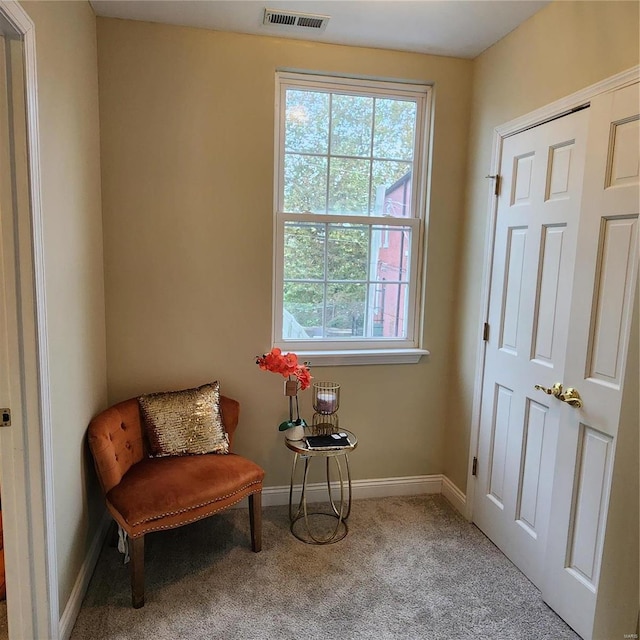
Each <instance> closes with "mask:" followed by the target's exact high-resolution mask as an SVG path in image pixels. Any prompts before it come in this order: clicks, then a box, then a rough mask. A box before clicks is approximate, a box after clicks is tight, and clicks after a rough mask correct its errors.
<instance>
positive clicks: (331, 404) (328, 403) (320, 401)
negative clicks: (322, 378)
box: [313, 382, 340, 416]
mask: <svg viewBox="0 0 640 640" xmlns="http://www.w3.org/2000/svg"><path fill="white" fill-rule="evenodd" d="M339 406H340V385H339V384H337V383H335V382H314V383H313V409H314V410H315V412H316V413H319V414H321V415H325V416H328V415H331V414H333V413H335V412H336V411H337V410H338V407H339Z"/></svg>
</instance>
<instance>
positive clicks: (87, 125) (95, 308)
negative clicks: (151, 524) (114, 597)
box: [23, 2, 106, 613]
mask: <svg viewBox="0 0 640 640" xmlns="http://www.w3.org/2000/svg"><path fill="white" fill-rule="evenodd" d="M23 6H24V8H25V9H26V11H27V12H28V13H29V15H30V16H31V18H32V20H33V21H34V23H35V32H36V49H37V66H38V108H39V117H40V145H41V146H40V149H41V165H40V166H41V176H42V209H43V218H44V244H45V264H46V296H47V321H48V329H49V355H50V360H49V364H50V376H51V404H52V418H53V445H54V452H53V463H54V482H55V509H56V538H57V561H58V578H59V582H58V584H59V598H60V612H61V613H62V612H63V610H64V607H65V605H66V604H67V601H68V599H69V595H70V593H71V590H72V588H73V586H74V582H75V580H76V577H77V575H78V572H79V570H80V567H81V564H82V562H83V560H84V559H85V556H86V553H87V550H88V548H89V545H90V543H91V542H92V540H93V537H94V535H95V532H96V527H97V524H98V522H99V519H100V517H101V515H102V513H103V511H104V508H103V506H102V500H101V499H100V495H99V491H98V487H97V485H96V483H95V480H94V474H93V471H92V469H89V468H88V467H89V465H90V464H91V463H90V462H89V460H88V458H87V455H86V446H85V438H84V434H85V431H86V428H87V424H88V422H89V420H90V419H91V417H92V416H93V415H94V414H95V413H96V412H97V411H98V410H100V409H102V408H104V406H105V405H106V373H105V369H106V347H105V320H104V284H103V264H102V262H103V256H102V219H101V206H100V156H99V153H100V147H99V124H98V74H97V63H96V60H97V53H96V27H95V16H94V15H93V11H92V10H91V8H90V6H89V4H88V3H85V2H42V3H40V2H25V3H23Z"/></svg>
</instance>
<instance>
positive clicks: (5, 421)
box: [0, 409, 11, 427]
mask: <svg viewBox="0 0 640 640" xmlns="http://www.w3.org/2000/svg"><path fill="white" fill-rule="evenodd" d="M0 414H2V421H0V427H10V426H11V409H0Z"/></svg>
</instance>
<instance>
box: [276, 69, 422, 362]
mask: <svg viewBox="0 0 640 640" xmlns="http://www.w3.org/2000/svg"><path fill="white" fill-rule="evenodd" d="M300 88H303V89H304V88H308V89H312V90H317V91H327V92H332V91H333V92H335V91H339V92H340V93H347V94H349V93H350V94H353V95H368V96H380V97H386V98H399V99H403V100H407V99H409V100H413V101H415V102H416V107H417V109H416V133H415V140H416V144H415V148H414V160H413V179H412V189H411V211H412V217H409V218H395V217H388V216H364V215H343V214H329V213H321V214H312V213H286V212H284V206H283V205H284V159H285V154H284V136H285V108H284V105H285V104H286V102H285V95H286V90H287V89H300ZM431 101H432V89H431V87H430V86H429V85H421V84H416V83H402V82H395V81H393V82H387V81H379V80H362V79H353V78H343V77H333V76H331V77H329V76H318V75H312V74H306V73H293V72H277V73H276V103H275V163H274V167H275V171H274V207H273V208H274V239H273V246H274V270H273V273H274V277H273V298H272V299H273V310H272V344H273V346H277V347H280V348H281V349H282V350H283V351H294V352H296V353H297V354H298V355H299V356H301V357H302V358H304V359H308V360H310V361H311V362H312V364H313V365H314V366H322V365H345V364H387V363H388V364H391V363H394V364H397V363H415V362H418V361H419V360H420V358H421V357H422V356H423V355H428V353H429V352H428V351H427V350H426V349H423V348H422V333H423V331H422V327H423V321H424V314H423V313H422V308H423V300H424V286H423V283H424V275H425V273H424V272H425V265H426V251H425V246H424V245H425V238H426V233H425V225H426V215H427V214H426V212H427V204H428V202H427V193H428V188H427V184H428V183H427V177H428V164H429V163H428V159H429V149H430V138H431V127H430V124H431ZM291 221H295V222H316V223H320V224H322V223H327V224H330V223H336V222H337V223H352V224H355V225H362V224H364V225H367V226H374V225H384V226H390V227H394V226H397V227H410V228H411V262H410V267H409V268H410V272H409V273H410V281H409V286H408V304H407V308H408V310H409V312H408V319H407V336H406V338H404V339H403V338H385V339H384V340H376V339H375V338H363V339H355V340H325V339H322V340H318V341H310V340H302V341H301V340H287V339H283V337H282V329H283V326H282V325H283V312H282V310H283V288H284V287H283V282H284V229H285V223H287V222H291Z"/></svg>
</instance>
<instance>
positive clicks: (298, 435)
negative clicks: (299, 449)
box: [284, 424, 304, 440]
mask: <svg viewBox="0 0 640 640" xmlns="http://www.w3.org/2000/svg"><path fill="white" fill-rule="evenodd" d="M284 437H285V438H286V439H287V440H302V439H303V438H304V427H303V426H302V425H301V424H297V425H295V426H294V427H289V429H287V430H286V431H285V432H284Z"/></svg>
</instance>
